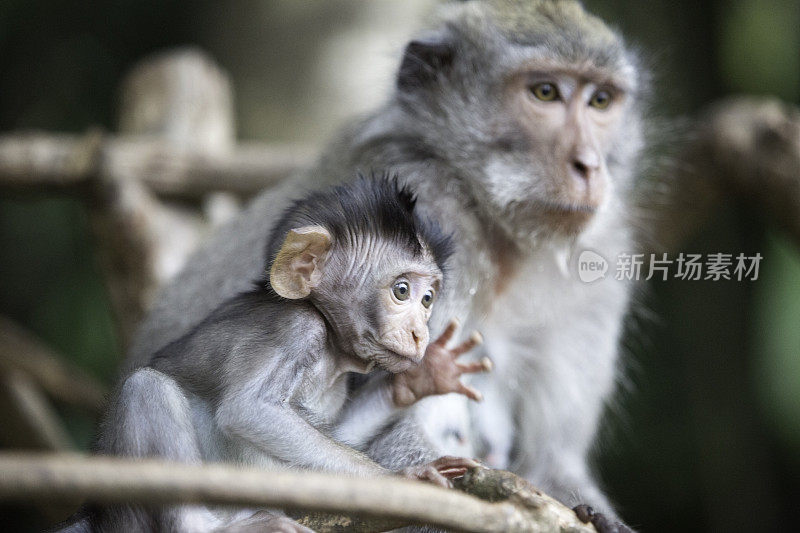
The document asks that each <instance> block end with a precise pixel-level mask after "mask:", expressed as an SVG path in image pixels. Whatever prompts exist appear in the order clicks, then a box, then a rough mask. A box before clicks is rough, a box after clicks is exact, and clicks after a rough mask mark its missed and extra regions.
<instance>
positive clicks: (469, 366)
mask: <svg viewBox="0 0 800 533" xmlns="http://www.w3.org/2000/svg"><path fill="white" fill-rule="evenodd" d="M484 360H485V361H484ZM488 360H489V359H488V358H486V357H484V358H483V359H481V360H480V361H474V362H471V363H456V368H457V369H458V375H459V376H460V375H461V374H474V373H476V372H488V371H489V370H491V369H492V365H491V363H489V365H488V366H487V365H486V361H488Z"/></svg>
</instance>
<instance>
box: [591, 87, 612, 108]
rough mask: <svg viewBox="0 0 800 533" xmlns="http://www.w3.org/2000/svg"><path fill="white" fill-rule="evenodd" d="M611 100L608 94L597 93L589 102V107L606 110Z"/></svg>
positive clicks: (605, 92) (603, 92)
mask: <svg viewBox="0 0 800 533" xmlns="http://www.w3.org/2000/svg"><path fill="white" fill-rule="evenodd" d="M612 100H613V98H612V96H611V93H610V92H608V91H597V92H596V93H594V94H593V95H592V98H591V100H589V105H590V106H592V107H594V108H595V109H607V108H608V106H610V105H611V101H612Z"/></svg>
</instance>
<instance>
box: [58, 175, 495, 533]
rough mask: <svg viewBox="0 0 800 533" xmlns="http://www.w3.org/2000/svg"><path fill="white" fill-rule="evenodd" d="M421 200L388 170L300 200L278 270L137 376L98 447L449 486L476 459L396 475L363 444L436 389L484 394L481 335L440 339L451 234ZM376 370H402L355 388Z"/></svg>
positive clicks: (154, 523)
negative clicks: (353, 385) (435, 323)
mask: <svg viewBox="0 0 800 533" xmlns="http://www.w3.org/2000/svg"><path fill="white" fill-rule="evenodd" d="M413 208H414V200H413V197H412V195H411V193H409V192H408V191H407V190H405V189H400V188H399V187H398V185H397V182H396V180H394V179H392V180H389V179H386V178H376V179H366V178H359V179H357V180H356V181H355V182H352V183H350V184H348V185H346V186H340V187H335V188H332V189H329V190H327V191H324V192H321V193H315V194H311V195H309V196H307V197H305V198H304V199H302V200H300V201H298V202H296V203H294V204H293V205H292V206H291V207H290V208H289V209H288V210H287V211H286V215H285V216H284V218H283V219H282V221H281V222H280V223H279V224H278V225H277V227H276V229H275V230H274V232H273V237H272V239H271V242H270V243H269V244H268V245H267V246H266V247H265V249H266V250H267V252H266V254H265V261H266V264H267V268H266V272H268V273H269V276H268V280H267V277H263V278H262V279H260V280H258V282H257V283H255V284H254V285H253V287H252V288H251V290H249V291H247V292H244V293H242V294H240V295H238V296H236V297H234V298H231V299H230V300H228V301H226V302H224V303H223V304H222V305H220V306H219V307H218V308H217V309H215V310H214V311H213V312H212V313H211V314H210V315H209V316H208V317H207V318H206V319H205V320H203V321H202V322H201V323H200V324H199V325H198V326H197V327H195V328H193V329H192V330H191V331H190V332H189V333H187V334H185V335H183V336H182V337H180V338H179V339H177V340H175V341H173V342H171V343H170V344H168V345H167V346H165V347H164V348H162V349H161V350H159V351H157V352H156V353H155V354H154V355H153V356H152V357H151V359H150V361H149V362H148V364H147V365H146V366H143V367H141V368H139V369H137V370H135V371H134V372H133V373H132V374H130V375H129V376H128V377H127V378H126V379H124V380H123V382H122V384H121V386H120V388H119V390H118V391H117V393H116V396H115V398H114V400H113V401H112V403H111V406H110V410H109V412H108V414H107V416H106V418H105V422H104V424H103V426H102V429H101V433H100V438H99V441H98V444H97V448H98V450H97V451H98V452H99V453H103V454H113V455H121V456H131V457H160V458H164V459H170V460H174V461H180V462H185V463H194V464H196V463H201V462H207V461H232V462H237V463H245V464H255V465H263V466H266V467H268V468H273V469H274V468H293V467H297V468H303V469H314V470H324V471H328V472H338V473H341V474H348V475H361V476H368V475H387V474H392V473H397V474H401V475H404V476H406V477H410V478H414V479H426V480H429V481H432V482H434V483H437V484H440V485H443V486H449V481H448V478H451V477H453V476H456V475H459V474H461V473H463V472H464V471H465V470H466V469H467V468H470V467H474V466H477V463H475V462H474V461H473V460H471V459H462V458H457V457H442V458H440V459H438V460H436V461H433V462H430V463H428V464H426V465H423V466H417V465H418V463H413V464H412V463H411V462H409V463H406V464H404V465H402V466H398V467H397V468H395V469H392V470H389V469H387V468H385V467H383V466H381V465H379V464H378V463H376V462H375V461H373V460H372V459H370V458H369V457H368V456H367V455H366V454H364V453H362V452H359V451H357V450H356V448H364V447H365V446H366V445H367V444H368V442H369V441H370V440H371V439H372V438H373V437H374V436H375V435H377V434H379V433H380V431H381V429H382V428H383V426H385V425H386V424H387V423H389V422H391V420H392V417H393V416H395V415H396V414H398V413H400V412H401V411H402V408H403V407H406V406H408V405H411V404H413V403H414V402H416V401H417V400H418V399H420V398H422V397H424V396H427V395H431V394H443V393H448V392H458V393H461V394H464V395H466V396H469V397H472V398H475V399H478V398H479V397H478V395H477V393H476V391H475V390H474V389H471V388H470V387H467V386H465V385H463V384H461V383H460V381H459V380H458V376H460V375H462V374H464V373H469V372H476V371H482V370H486V367H485V365H484V364H482V363H479V364H470V365H463V364H459V363H457V362H456V361H455V359H456V357H458V355H460V354H461V353H463V352H465V351H467V350H469V349H471V348H472V347H473V346H475V345H476V344H477V342H478V339H473V340H470V341H467V342H466V343H463V344H461V345H460V346H458V347H456V348H453V349H447V348H446V344H447V341H448V340H449V339H450V337H452V335H453V332H454V329H455V328H454V326H451V327H449V328H448V329H447V331H446V332H445V335H443V337H442V338H440V339H438V340H437V341H436V342H433V343H431V344H429V343H428V330H427V321H428V318H429V316H430V312H431V308H432V305H433V301H434V299H435V296H436V292H437V291H439V290H440V289H441V287H442V283H443V279H442V267H443V266H444V263H445V261H446V260H447V257H448V256H449V254H450V253H451V243H450V240H449V238H448V237H447V236H445V235H443V234H442V233H441V231H440V230H439V229H438V228H437V227H436V226H434V225H430V224H427V223H426V222H425V221H424V220H423V219H422V218H421V217H419V216H417V215H416V214H415V213H414V209H413ZM423 356H425V358H426V360H425V363H424V364H419V363H420V361H421V360H422V358H423ZM376 366H377V367H378V368H380V369H382V370H384V371H388V372H389V373H391V374H392V375H390V376H386V377H384V378H383V379H380V380H375V381H374V382H373V383H371V384H370V385H369V386H365V387H362V388H361V389H360V390H359V391H358V392H357V393H356V394H355V395H354V396H352V397H350V396H349V395H348V377H349V373H351V372H354V373H366V372H368V371H370V370H371V369H372V368H374V367H376ZM394 375H396V376H394ZM443 380H444V381H443ZM448 380H449V381H448ZM87 514H88V516H84V517H82V519H81V521H80V522H79V523H78V524H74V525H73V530H75V529H78V528H79V527H82V528H84V530H87V529H88V530H95V531H181V532H183V531H187V532H194V531H198V532H200V531H217V530H220V531H222V530H224V531H245V530H249V529H248V528H252V530H253V531H255V530H260V531H265V530H277V529H280V530H289V531H308V530H307V529H306V528H304V527H302V526H300V525H299V524H296V523H294V522H293V521H291V520H290V519H288V518H287V517H285V516H282V515H280V514H278V513H276V512H267V511H259V512H255V511H246V510H244V511H243V510H239V511H235V512H227V513H223V512H222V511H219V510H211V509H208V508H205V507H203V506H172V507H166V508H164V509H161V510H146V509H144V508H141V507H137V506H131V505H125V506H115V507H101V508H96V509H92V510H89V512H88V513H87Z"/></svg>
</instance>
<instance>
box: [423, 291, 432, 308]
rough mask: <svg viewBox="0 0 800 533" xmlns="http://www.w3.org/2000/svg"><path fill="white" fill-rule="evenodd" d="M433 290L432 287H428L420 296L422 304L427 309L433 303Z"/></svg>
mask: <svg viewBox="0 0 800 533" xmlns="http://www.w3.org/2000/svg"><path fill="white" fill-rule="evenodd" d="M433 297H434V292H433V289H428V290H427V291H426V292H425V295H424V296H423V297H422V306H423V307H424V308H425V309H428V308H429V307H430V306H431V305H432V304H433Z"/></svg>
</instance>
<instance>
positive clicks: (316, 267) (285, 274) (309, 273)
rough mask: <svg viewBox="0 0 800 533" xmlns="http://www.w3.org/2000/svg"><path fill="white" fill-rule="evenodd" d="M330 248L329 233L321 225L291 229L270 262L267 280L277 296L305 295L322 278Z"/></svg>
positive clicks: (291, 297)
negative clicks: (273, 259)
mask: <svg viewBox="0 0 800 533" xmlns="http://www.w3.org/2000/svg"><path fill="white" fill-rule="evenodd" d="M330 249H331V234H330V233H328V230H326V229H325V228H323V227H322V226H303V227H302V228H295V229H293V230H291V231H289V233H288V234H287V235H286V239H285V240H284V241H283V244H282V245H281V249H280V250H278V255H276V256H275V261H273V262H272V268H271V269H270V271H269V283H270V285H271V286H272V288H273V290H274V291H275V292H277V293H278V294H279V295H280V296H283V297H284V298H288V299H290V300H296V299H298V298H305V297H306V296H308V295H309V294H310V293H311V289H312V288H314V287H316V286H317V285H318V284H319V281H320V279H321V278H322V270H323V263H324V262H325V258H326V257H327V255H328V251H329V250H330Z"/></svg>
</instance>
